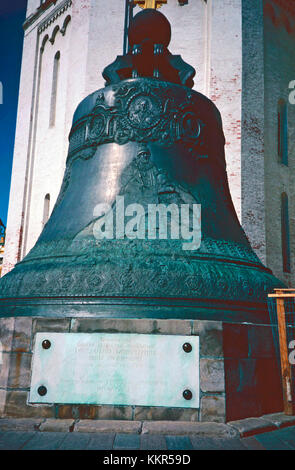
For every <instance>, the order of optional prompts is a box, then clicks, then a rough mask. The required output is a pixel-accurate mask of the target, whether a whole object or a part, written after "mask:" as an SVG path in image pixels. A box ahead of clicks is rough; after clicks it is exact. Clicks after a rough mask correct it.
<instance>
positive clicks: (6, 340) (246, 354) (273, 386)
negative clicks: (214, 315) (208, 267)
mask: <svg viewBox="0 0 295 470" xmlns="http://www.w3.org/2000/svg"><path fill="white" fill-rule="evenodd" d="M37 332H52V333H53V332H55V333H60V332H63V333H73V334H74V333H99V332H101V333H102V332H104V333H113V334H118V333H141V334H159V335H161V334H162V335H163V334H165V335H185V336H190V335H198V336H199V337H200V409H183V408H164V407H140V406H94V405H81V404H79V403H77V404H76V405H67V404H52V405H32V404H29V403H28V394H29V389H30V377H31V360H32V354H33V345H34V337H35V334H36V333H37ZM272 332H273V329H272V327H271V326H270V325H254V324H238V323H226V322H221V321H208V320H153V319H104V318H81V317H79V318H77V317H75V318H63V319H58V318H57V319H49V318H46V319H45V318H31V317H16V318H0V340H1V343H2V354H1V356H0V363H1V366H0V416H1V417H16V418H24V417H26V418H28V417H46V418H62V419H66V418H73V419H104V420H105V419H120V420H135V421H141V420H162V421H163V420H171V421H203V422H206V421H207V422H208V421H214V422H220V423H222V422H225V421H230V420H236V419H241V418H246V417H250V416H261V415H263V414H266V413H271V412H277V411H281V410H282V409H283V402H282V393H281V383H280V373H279V368H278V361H277V358H276V355H275V349H274V341H273V335H272ZM139 386H140V384H139Z"/></svg>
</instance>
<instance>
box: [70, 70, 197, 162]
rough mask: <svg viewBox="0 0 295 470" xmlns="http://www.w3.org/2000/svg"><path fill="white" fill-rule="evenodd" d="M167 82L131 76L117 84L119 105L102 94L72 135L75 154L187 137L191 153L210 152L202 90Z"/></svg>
mask: <svg viewBox="0 0 295 470" xmlns="http://www.w3.org/2000/svg"><path fill="white" fill-rule="evenodd" d="M181 88H182V89H180V87H178V86H175V85H173V84H171V83H167V82H159V81H155V80H150V79H145V80H142V79H141V80H140V81H138V82H137V81H136V80H130V81H128V83H125V84H124V83H123V84H120V85H116V86H113V87H112V90H113V92H114V105H113V106H111V105H108V104H106V100H105V97H104V94H103V93H102V92H100V93H99V94H98V97H97V100H96V104H95V106H94V108H93V109H92V111H91V113H89V114H87V115H85V116H83V117H82V118H81V119H80V120H79V121H78V122H77V123H76V124H75V125H74V127H73V129H72V131H71V134H70V147H69V156H70V157H71V156H73V155H74V154H75V153H76V152H78V151H80V150H82V149H83V148H86V147H90V146H91V147H96V146H97V145H101V144H105V143H112V142H115V143H117V144H119V145H123V144H125V143H127V142H129V141H136V142H157V143H158V144H160V145H164V146H170V145H173V144H174V143H176V142H179V141H181V144H182V145H183V147H184V148H186V149H187V151H188V152H191V153H193V154H194V155H197V156H205V153H206V150H205V142H204V135H203V131H204V127H205V123H204V122H203V121H202V120H201V119H200V118H199V113H198V108H199V105H200V98H199V95H198V93H196V92H192V91H191V90H187V91H186V89H184V90H183V87H181Z"/></svg>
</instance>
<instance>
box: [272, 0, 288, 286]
mask: <svg viewBox="0 0 295 470" xmlns="http://www.w3.org/2000/svg"><path fill="white" fill-rule="evenodd" d="M274 8H275V13H276V18H275V21H273V20H272V19H271V18H270V17H269V16H267V17H266V18H265V195H266V207H265V210H266V227H265V231H266V240H267V244H266V246H267V264H268V266H269V267H270V268H271V269H272V270H273V271H274V273H275V274H276V275H277V276H278V277H280V278H281V279H282V280H283V281H285V283H286V284H288V285H289V286H291V285H293V286H294V281H295V274H294V271H295V125H294V123H295V105H292V104H290V103H289V100H288V97H289V93H290V90H289V83H290V81H292V80H295V60H294V59H295V53H294V51H295V35H294V34H290V31H289V32H288V31H287V28H288V25H287V28H286V24H284V22H283V21H280V18H281V19H282V16H281V11H280V9H279V8H278V7H276V6H274ZM284 18H285V19H286V17H284ZM288 21H290V27H291V29H294V20H292V18H289V19H288ZM281 99H283V100H285V102H286V103H287V112H288V166H286V165H284V164H282V163H281V162H280V159H279V156H278V102H279V100H281ZM283 192H285V193H287V195H288V199H289V226H290V253H291V273H286V272H283V260H282V237H281V194H282V193H283Z"/></svg>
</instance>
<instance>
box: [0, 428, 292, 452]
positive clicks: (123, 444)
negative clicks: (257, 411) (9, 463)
mask: <svg viewBox="0 0 295 470" xmlns="http://www.w3.org/2000/svg"><path fill="white" fill-rule="evenodd" d="M138 449H141V450H184V451H185V450H257V449H258V450H295V426H292V427H288V428H284V429H279V430H277V431H271V432H267V433H262V434H258V435H256V436H251V437H246V438H218V437H198V436H196V435H195V436H192V435H191V436H183V435H182V436H176V435H173V436H171V435H170V436H169V435H161V434H154V435H152V434H138V433H137V434H132V433H128V434H127V433H97V434H95V433H92V432H91V433H80V432H70V433H69V432H40V431H35V432H23V431H4V432H1V433H0V450H130V451H132V450H138Z"/></svg>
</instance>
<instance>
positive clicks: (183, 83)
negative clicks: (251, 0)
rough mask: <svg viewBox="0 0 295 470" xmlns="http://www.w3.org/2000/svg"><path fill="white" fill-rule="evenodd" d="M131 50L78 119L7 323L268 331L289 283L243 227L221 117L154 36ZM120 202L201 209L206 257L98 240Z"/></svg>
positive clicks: (167, 244)
mask: <svg viewBox="0 0 295 470" xmlns="http://www.w3.org/2000/svg"><path fill="white" fill-rule="evenodd" d="M147 11H148V10H147ZM143 14H145V12H143V13H140V15H143ZM154 14H155V15H161V14H160V13H158V12H156V11H154V13H153V15H154ZM138 16H139V15H138ZM162 16H163V15H161V17H162ZM141 18H143V17H142V16H141ZM157 19H159V17H158V16H157ZM161 21H163V20H162V19H161ZM165 21H167V20H165ZM152 24H153V22H152V21H151V26H152ZM132 39H133V43H131V45H132V50H131V52H130V53H129V54H128V55H127V56H122V57H118V58H117V60H116V61H115V62H114V63H113V64H111V66H109V67H107V68H106V69H105V71H104V77H105V78H106V81H107V83H108V85H107V86H106V87H105V88H104V89H102V90H98V91H97V92H95V93H93V94H92V95H90V96H88V97H87V98H86V99H85V100H83V101H82V103H81V104H80V105H79V106H78V108H77V111H76V113H75V115H74V119H73V126H72V130H71V133H70V143H69V154H68V159H67V167H66V171H65V176H64V180H63V184H62V187H61V190H60V194H59V197H58V200H57V202H56V205H55V208H54V210H53V213H52V215H51V217H50V219H49V221H48V223H47V225H46V226H45V228H44V230H43V232H42V234H41V236H40V238H39V240H38V241H37V243H36V245H35V247H34V248H33V249H32V250H31V252H30V253H29V254H28V255H27V256H26V257H25V259H24V260H23V261H22V262H21V263H19V264H18V265H17V266H16V267H15V269H14V270H13V271H11V272H10V273H8V274H7V275H6V276H5V277H4V278H3V279H2V280H1V282H0V315H2V316H12V315H33V316H38V315H45V316H47V315H48V316H57V317H61V316H75V315H80V314H83V315H89V316H90V315H101V316H117V317H118V316H123V317H124V316H125V317H139V318H142V317H154V318H199V317H203V318H204V317H205V318H211V319H224V320H226V319H230V320H237V321H261V320H263V321H266V320H267V308H266V298H267V293H268V292H271V291H272V290H273V289H274V288H275V287H280V286H282V283H281V282H280V281H279V280H278V279H276V278H275V277H274V276H273V275H272V273H271V271H270V270H269V269H267V268H266V267H264V266H263V265H262V263H261V262H260V260H259V259H258V257H257V256H256V255H255V253H254V252H253V250H252V248H251V246H250V244H249V242H248V240H247V238H246V235H245V233H244V231H243V229H242V228H241V226H240V223H239V220H238V218H237V215H236V212H235V209H234V206H233V203H232V199H231V196H230V192H229V187H228V180H227V174H226V165H225V156H224V144H225V140H224V135H223V130H222V122H221V117H220V113H219V111H218V109H217V108H216V106H215V105H214V104H213V103H212V102H211V101H210V100H209V99H208V98H206V97H205V96H204V95H202V94H200V93H197V92H195V91H193V90H191V88H190V87H191V86H192V84H193V82H192V77H193V76H194V70H193V69H192V68H191V67H190V66H188V65H187V64H185V63H184V62H183V61H182V59H181V58H180V57H179V56H173V55H172V54H170V52H169V51H168V49H167V47H166V45H165V44H164V45H163V44H156V43H155V41H154V40H153V33H151V37H150V38H149V41H147V42H143V44H136V35H135V36H134V35H133V36H132ZM118 195H119V196H124V198H125V200H126V204H130V203H138V204H141V205H142V206H144V207H146V206H147V205H148V204H152V203H154V204H159V203H162V204H166V205H167V204H177V205H178V206H179V205H180V204H200V205H201V207H202V242H201V246H200V248H199V249H198V250H192V251H184V250H183V249H182V240H173V239H167V240H148V239H146V240H139V239H135V240H130V239H128V238H126V237H125V238H124V239H120V240H118V239H114V240H100V241H98V240H96V239H95V237H94V236H93V226H94V224H95V222H96V220H97V218H96V217H95V216H94V215H93V214H94V213H95V207H96V205H97V204H99V203H108V204H110V205H111V206H112V207H114V205H115V203H116V196H118Z"/></svg>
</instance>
